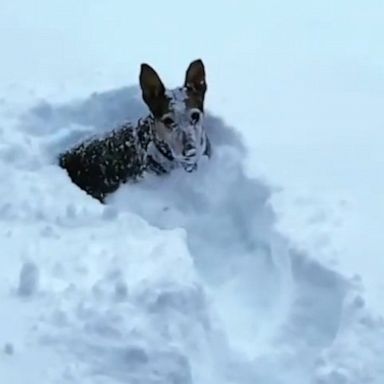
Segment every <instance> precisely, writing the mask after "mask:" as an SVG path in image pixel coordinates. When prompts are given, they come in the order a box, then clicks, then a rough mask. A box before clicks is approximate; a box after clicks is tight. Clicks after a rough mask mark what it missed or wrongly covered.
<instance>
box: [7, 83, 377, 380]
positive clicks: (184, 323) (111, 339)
mask: <svg viewBox="0 0 384 384" xmlns="http://www.w3.org/2000/svg"><path fill="white" fill-rule="evenodd" d="M145 113H146V110H145V107H144V105H143V104H142V103H141V101H140V98H139V94H138V91H137V89H136V88H123V89H118V90H113V91H110V92H106V93H102V94H94V95H92V96H90V97H89V98H88V99H86V100H78V101H74V102H72V103H69V104H66V105H52V104H50V103H48V102H44V103H41V104H39V105H37V106H35V107H33V108H32V109H30V110H29V111H26V112H25V113H23V114H22V115H20V116H12V115H8V114H7V113H6V110H5V108H4V107H3V108H2V111H1V123H2V125H1V130H0V175H1V180H2V183H1V185H0V193H1V196H2V199H1V201H0V242H1V252H2V258H3V260H4V262H3V267H2V269H1V271H0V277H1V278H0V294H1V297H2V302H3V303H4V305H5V308H9V310H7V311H6V312H4V313H2V317H1V318H0V347H1V346H3V347H2V349H3V356H1V358H0V375H1V379H2V382H4V383H15V384H18V383H20V384H24V383H25V376H26V372H28V381H29V382H30V383H31V384H35V383H41V382H44V383H81V384H88V383H89V384H90V383H105V384H112V383H137V384H139V383H140V384H155V383H156V384H162V383H164V384H169V383H174V384H192V383H194V384H203V383H204V384H210V383H211V384H218V383H236V384H237V383H241V384H243V383H244V384H247V383H249V384H250V383H263V384H289V383H295V384H301V383H302V384H308V383H322V384H336V383H337V384H339V383H355V384H358V383H359V384H360V383H382V381H383V380H384V370H383V368H380V369H378V367H380V366H384V365H382V364H380V355H381V356H382V354H383V353H384V326H383V323H382V322H381V321H380V319H376V318H374V316H373V315H371V314H370V313H369V312H368V311H367V309H366V308H365V305H364V299H363V296H362V294H361V292H360V283H359V281H358V280H357V279H354V280H348V279H346V278H345V277H343V276H342V275H340V274H339V273H338V272H336V271H333V270H331V269H329V267H326V266H324V265H322V264H321V263H319V262H317V261H316V260H313V259H310V258H309V257H308V256H307V255H306V254H305V253H304V252H302V251H300V250H297V249H295V248H294V247H293V246H292V244H291V243H290V241H289V239H287V238H285V237H284V235H283V234H281V233H279V232H278V231H277V229H276V217H275V213H274V210H273V207H272V205H271V202H270V199H271V196H272V194H273V189H272V188H271V187H270V186H269V185H267V184H266V183H264V182H262V181H260V180H255V179H252V178H250V177H248V176H247V174H246V173H245V171H244V169H243V161H244V158H245V156H246V152H245V148H244V145H243V144H242V140H241V138H240V137H239V136H238V134H237V133H236V131H235V130H234V129H232V128H231V127H228V126H226V124H225V123H224V122H223V121H222V120H220V119H219V118H217V117H214V116H211V115H210V116H208V118H207V130H208V134H209V136H210V138H211V140H212V145H213V150H214V152H213V158H212V160H211V161H205V162H203V163H202V164H201V166H200V168H199V170H198V172H196V173H193V174H187V173H185V172H184V171H182V170H178V171H175V172H174V173H172V174H171V175H169V176H166V177H162V178H159V177H147V178H146V179H145V180H144V181H143V182H142V183H140V184H134V185H124V186H122V187H121V188H120V189H119V190H118V191H117V193H115V194H114V195H112V196H111V197H110V198H109V199H108V204H107V205H106V206H102V205H100V204H99V203H98V202H97V201H96V200H93V199H92V198H91V197H89V196H87V195H86V194H85V193H84V192H83V191H81V190H80V189H78V188H77V187H76V186H75V185H74V184H72V183H71V182H70V180H69V178H68V177H67V175H66V173H65V171H64V170H62V169H61V168H59V167H58V166H57V165H56V162H55V161H56V160H55V159H56V155H57V154H58V153H59V152H60V151H62V150H64V149H65V148H68V147H69V146H70V145H72V144H74V143H75V142H77V141H78V140H80V139H81V138H83V137H86V136H88V135H90V134H93V133H94V132H100V131H103V130H106V129H111V128H113V127H114V126H115V125H117V124H118V123H119V122H121V121H122V120H124V119H126V118H128V119H135V118H137V117H139V116H142V115H143V114H145ZM2 312H3V311H2ZM359 354H364V355H365V359H364V360H360V359H359Z"/></svg>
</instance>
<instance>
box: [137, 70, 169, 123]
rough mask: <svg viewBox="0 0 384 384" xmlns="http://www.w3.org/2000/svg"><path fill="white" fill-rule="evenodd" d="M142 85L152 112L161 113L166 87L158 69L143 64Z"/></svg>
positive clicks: (145, 99) (144, 96)
mask: <svg viewBox="0 0 384 384" xmlns="http://www.w3.org/2000/svg"><path fill="white" fill-rule="evenodd" d="M140 87H141V90H142V95H143V100H144V101H145V103H146V104H147V105H148V107H149V109H150V110H151V112H152V113H153V114H154V115H155V116H157V115H160V114H161V107H162V105H163V101H164V100H165V87H164V84H163V82H162V81H161V79H160V77H159V75H158V74H157V73H156V71H155V70H154V69H153V68H152V67H151V66H150V65H148V64H145V63H143V64H141V69H140Z"/></svg>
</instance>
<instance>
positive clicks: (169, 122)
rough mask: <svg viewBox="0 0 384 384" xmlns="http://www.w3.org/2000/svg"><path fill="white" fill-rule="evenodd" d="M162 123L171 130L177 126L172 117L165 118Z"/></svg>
mask: <svg viewBox="0 0 384 384" xmlns="http://www.w3.org/2000/svg"><path fill="white" fill-rule="evenodd" d="M162 121H163V124H164V125H166V126H167V127H169V128H170V127H172V126H173V125H174V124H175V121H174V120H173V119H172V117H170V116H166V117H164V118H163V120H162Z"/></svg>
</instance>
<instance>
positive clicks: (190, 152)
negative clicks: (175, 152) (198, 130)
mask: <svg viewBox="0 0 384 384" xmlns="http://www.w3.org/2000/svg"><path fill="white" fill-rule="evenodd" d="M195 154H196V148H195V147H194V146H193V145H192V144H190V143H187V144H185V146H184V149H183V155H184V156H187V157H192V156H194V155H195Z"/></svg>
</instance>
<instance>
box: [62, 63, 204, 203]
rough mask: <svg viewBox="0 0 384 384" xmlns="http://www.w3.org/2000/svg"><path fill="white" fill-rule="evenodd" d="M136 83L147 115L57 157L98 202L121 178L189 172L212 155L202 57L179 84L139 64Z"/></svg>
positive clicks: (79, 184) (147, 66)
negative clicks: (166, 84) (167, 82)
mask: <svg viewBox="0 0 384 384" xmlns="http://www.w3.org/2000/svg"><path fill="white" fill-rule="evenodd" d="M140 86H141V89H142V96H143V100H144V101H145V103H146V104H147V106H148V107H149V110H150V112H151V113H150V115H149V116H147V117H146V118H143V119H140V120H139V121H138V122H137V124H136V125H133V124H132V123H125V124H123V125H121V126H120V127H118V128H117V129H115V130H113V131H112V132H110V133H109V134H107V135H105V136H103V137H95V138H91V139H89V140H87V141H85V142H83V143H81V144H79V145H78V146H76V147H74V148H71V149H70V150H68V151H67V152H64V153H62V154H61V155H60V156H59V164H60V166H61V167H62V168H64V169H66V171H67V173H68V175H69V177H70V178H71V180H72V181H73V182H74V183H75V184H76V185H78V186H79V187H80V188H81V189H83V190H84V191H85V192H87V193H88V194H89V195H91V196H93V197H94V198H96V199H98V200H99V201H101V202H104V199H105V197H106V196H107V195H108V194H110V193H112V192H114V191H116V190H117V188H118V187H119V186H120V185H121V184H122V183H126V182H129V181H132V182H135V181H137V180H139V179H140V178H141V177H142V176H143V174H144V173H145V172H151V173H155V174H157V175H161V174H166V173H169V172H170V171H172V170H173V169H175V168H177V167H182V168H184V169H185V170H186V171H187V172H192V171H194V170H195V169H197V166H198V162H199V159H200V158H201V157H202V156H204V155H206V156H210V154H211V148H210V142H209V139H208V137H207V134H206V131H205V129H204V96H205V92H206V89H207V87H206V82H205V69H204V65H203V62H202V61H201V60H196V61H193V62H192V63H191V64H190V65H189V67H188V69H187V72H186V77H185V82H184V85H183V87H180V88H176V89H174V90H166V89H165V87H164V85H163V83H162V81H161V80H160V77H159V76H158V75H157V73H156V72H155V70H154V69H153V68H151V67H150V66H149V65H148V64H142V65H141V72H140Z"/></svg>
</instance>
